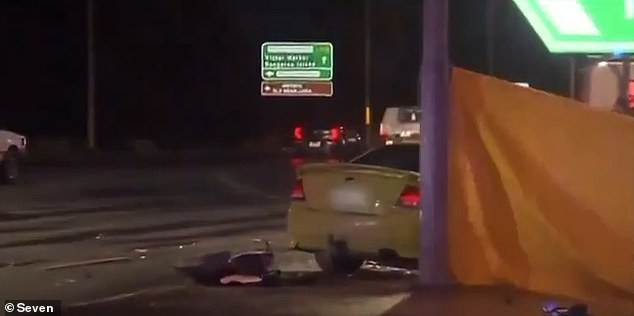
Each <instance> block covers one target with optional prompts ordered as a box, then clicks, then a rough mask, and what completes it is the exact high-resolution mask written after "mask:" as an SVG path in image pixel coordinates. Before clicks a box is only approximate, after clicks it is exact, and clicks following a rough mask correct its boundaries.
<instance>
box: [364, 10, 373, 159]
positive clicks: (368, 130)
mask: <svg viewBox="0 0 634 316" xmlns="http://www.w3.org/2000/svg"><path fill="white" fill-rule="evenodd" d="M370 1H371V0H365V6H364V10H365V32H364V33H365V101H364V103H365V113H364V114H365V142H366V146H367V147H368V148H370V147H371V146H372V107H371V105H370V102H371V88H372V81H371V80H372V72H371V69H372V68H371V63H370V62H371V60H370V58H371V57H372V55H371V51H370V50H371V49H372V45H371V44H372V43H371V42H370V40H371V37H370V32H371V24H370Z"/></svg>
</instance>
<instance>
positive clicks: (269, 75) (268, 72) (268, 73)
mask: <svg viewBox="0 0 634 316" xmlns="http://www.w3.org/2000/svg"><path fill="white" fill-rule="evenodd" d="M264 74H265V75H266V76H267V77H273V75H274V74H275V72H273V71H270V70H269V71H267V72H266V73H264Z"/></svg>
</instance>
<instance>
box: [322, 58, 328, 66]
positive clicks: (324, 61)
mask: <svg viewBox="0 0 634 316" xmlns="http://www.w3.org/2000/svg"><path fill="white" fill-rule="evenodd" d="M327 60H328V57H326V56H322V57H321V63H322V64H324V65H325V64H326V61H327Z"/></svg>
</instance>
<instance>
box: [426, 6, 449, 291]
mask: <svg viewBox="0 0 634 316" xmlns="http://www.w3.org/2000/svg"><path fill="white" fill-rule="evenodd" d="M448 31H449V4H448V1H447V0H424V1H423V56H422V61H421V69H420V77H421V82H420V93H419V106H420V108H421V111H422V113H423V126H422V141H423V142H422V145H421V146H420V170H421V173H420V174H421V183H420V190H421V196H422V197H423V198H422V210H421V215H422V216H421V217H420V236H419V245H420V252H419V255H418V270H419V273H420V282H421V283H422V284H423V285H432V286H433V285H446V284H449V283H450V282H451V281H450V272H449V242H448V230H447V228H448V227H447V200H448V186H449V183H448V135H449V100H450V98H449V88H450V86H449V85H450V71H451V65H450V62H449V34H448V33H449V32H448Z"/></svg>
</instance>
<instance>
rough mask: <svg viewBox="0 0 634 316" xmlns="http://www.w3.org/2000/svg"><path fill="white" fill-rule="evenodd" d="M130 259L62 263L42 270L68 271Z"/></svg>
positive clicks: (115, 258) (116, 258) (117, 258)
mask: <svg viewBox="0 0 634 316" xmlns="http://www.w3.org/2000/svg"><path fill="white" fill-rule="evenodd" d="M131 260H132V259H131V258H130V257H112V258H103V259H94V260H85V261H76V262H68V263H62V264H58V265H54V266H48V267H44V268H43V269H42V270H44V271H50V270H59V269H67V268H75V267H81V266H90V265H97V264H106V263H116V262H123V261H131Z"/></svg>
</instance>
